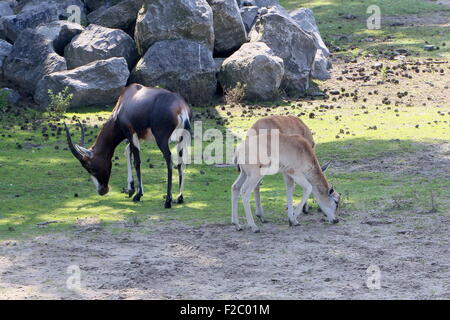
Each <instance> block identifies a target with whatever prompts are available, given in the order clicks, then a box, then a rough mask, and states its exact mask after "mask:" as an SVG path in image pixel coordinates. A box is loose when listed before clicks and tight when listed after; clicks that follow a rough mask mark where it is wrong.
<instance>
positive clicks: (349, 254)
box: [0, 144, 450, 299]
mask: <svg viewBox="0 0 450 320" xmlns="http://www.w3.org/2000/svg"><path fill="white" fill-rule="evenodd" d="M431 155H433V156H435V157H438V158H439V161H437V162H436V161H434V160H433V159H432V158H430V156H431ZM422 157H423V159H422V160H420V159H419V158H418V157H417V155H411V157H410V158H408V159H409V160H408V159H406V160H407V161H406V162H405V161H404V162H403V163H404V164H405V163H406V169H405V170H409V169H408V168H412V167H416V168H417V165H418V161H422V162H424V163H425V165H426V166H427V165H430V164H431V163H432V162H434V163H436V167H435V170H438V171H439V172H440V173H441V174H442V176H443V178H444V179H448V178H449V177H448V170H447V169H446V168H448V166H449V165H450V155H449V153H448V144H444V145H439V146H435V147H430V149H429V152H425V153H423V154H422ZM402 159H403V160H404V158H402ZM397 160H398V159H395V158H394V157H391V158H388V157H386V158H385V159H384V161H385V162H384V163H385V164H387V165H388V167H390V166H391V165H393V164H394V163H396V161H397ZM378 162H379V161H378V160H373V163H372V164H375V163H378ZM428 162H429V163H428ZM369 165H370V164H369ZM337 169H338V170H344V169H345V167H341V166H338V168H337ZM347 169H348V168H347ZM397 169H398V168H396V167H395V166H393V167H392V172H396V171H398V170H397ZM364 170H375V171H378V170H380V168H379V167H377V166H373V167H372V169H370V168H367V167H365V168H364ZM422 174H425V173H422ZM284 219H285V218H284V214H283V213H280V219H279V221H273V222H269V223H267V224H264V225H263V226H262V232H261V233H259V234H253V233H252V232H251V231H250V230H244V231H242V232H237V231H235V230H234V227H232V226H231V225H228V224H223V225H219V224H209V225H202V226H192V225H184V224H181V223H179V222H171V223H153V224H150V223H148V224H147V223H145V224H137V225H126V224H116V225H115V226H114V227H115V228H109V227H106V228H105V227H104V226H102V225H101V224H99V223H98V221H95V220H94V221H88V220H87V221H86V220H84V221H80V223H79V224H78V225H77V226H76V227H75V228H74V230H73V231H71V232H67V233H66V234H50V235H47V236H41V237H39V238H35V239H32V240H27V241H23V242H15V241H5V242H3V243H0V297H1V298H4V299H450V243H449V242H450V241H449V240H450V238H449V234H450V217H449V216H448V213H443V212H423V211H422V212H418V211H416V210H415V209H414V206H413V207H412V208H411V210H404V211H403V213H401V214H399V213H396V214H394V213H392V212H390V211H389V210H386V208H384V209H380V210H377V211H375V212H356V213H351V214H350V213H348V212H346V210H345V209H344V210H343V211H342V212H341V215H340V220H341V222H340V223H339V224H337V225H329V224H328V223H326V222H325V220H324V218H323V216H322V214H320V213H318V212H316V210H315V208H314V209H313V212H312V213H310V214H309V215H303V216H301V219H300V221H301V226H299V227H296V228H289V227H288V226H287V222H284V221H283V220H284ZM117 229H120V230H121V232H114V230H117ZM73 265H74V266H77V267H79V268H80V270H81V274H80V279H81V289H80V290H78V291H76V290H75V291H73V290H69V289H68V287H67V280H68V279H69V277H70V274H68V273H67V272H68V267H69V266H73ZM369 266H376V267H378V268H379V270H380V284H381V288H380V289H369V288H368V287H367V281H368V278H369V277H370V274H369V273H367V269H368V268H369Z"/></svg>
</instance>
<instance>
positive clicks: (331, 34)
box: [280, 0, 450, 57]
mask: <svg viewBox="0 0 450 320" xmlns="http://www.w3.org/2000/svg"><path fill="white" fill-rule="evenodd" d="M280 3H281V4H282V5H283V6H284V7H285V8H287V9H288V10H292V9H295V8H298V7H306V8H311V9H312V10H313V11H314V14H315V17H316V21H317V23H318V25H319V29H320V31H321V35H322V38H323V39H324V40H325V41H326V42H329V43H332V44H334V45H337V46H339V47H341V48H342V49H344V50H345V49H349V48H352V47H358V48H359V49H360V50H361V51H362V52H363V53H368V52H377V51H378V50H383V51H388V50H390V49H395V48H405V49H407V50H410V51H411V52H412V53H418V54H421V55H424V54H426V55H428V56H443V57H450V44H448V42H449V34H450V26H449V23H448V21H449V20H450V7H448V6H443V5H438V4H437V3H432V2H429V1H423V0H401V1H398V0H358V1H357V0H355V1H351V0H311V1H302V0H281V1H280ZM370 5H377V6H379V7H380V9H381V29H380V30H369V29H367V25H366V21H367V18H368V17H369V16H370V15H371V14H368V13H367V8H368V7H369V6H370ZM435 11H446V15H447V17H448V20H447V26H445V27H431V26H427V27H422V28H420V27H412V26H408V25H406V26H400V27H392V26H390V23H388V22H387V21H386V20H384V17H386V16H404V15H408V14H422V15H423V14H426V13H432V12H435ZM347 14H352V15H354V16H356V19H353V20H347V19H344V18H343V16H344V15H347ZM390 22H392V21H390ZM431 22H432V21H431ZM338 35H347V36H350V37H351V40H352V41H351V42H349V41H347V40H340V39H338V38H337V36H338ZM387 36H392V37H393V38H392V39H391V40H389V41H383V39H384V38H386V37H387ZM367 37H374V38H375V39H376V40H378V41H375V42H364V41H362V42H361V41H360V40H362V39H365V38H367ZM425 41H428V42H429V43H430V44H433V45H436V46H439V47H440V50H437V51H431V52H425V51H424V50H423V45H424V44H425ZM443 42H447V45H446V46H442V43H443Z"/></svg>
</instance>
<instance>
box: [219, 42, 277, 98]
mask: <svg viewBox="0 0 450 320" xmlns="http://www.w3.org/2000/svg"><path fill="white" fill-rule="evenodd" d="M283 76H284V63H283V59H281V58H279V57H277V56H275V55H274V53H273V52H272V50H271V49H270V48H269V47H268V46H267V45H266V44H265V43H263V42H251V43H245V44H244V45H242V47H241V48H240V49H239V50H238V51H236V52H235V53H234V54H233V55H231V56H230V57H229V58H227V59H226V60H225V61H224V62H223V64H222V67H221V69H220V72H219V83H220V84H221V85H222V87H223V88H224V90H225V91H226V90H228V89H230V88H234V87H236V86H237V85H238V83H240V84H241V85H243V86H244V87H245V98H246V99H248V100H269V99H271V98H273V97H274V96H275V95H276V93H277V90H278V88H279V87H280V85H281V81H282V80H283Z"/></svg>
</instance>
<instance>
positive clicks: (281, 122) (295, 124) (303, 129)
mask: <svg viewBox="0 0 450 320" xmlns="http://www.w3.org/2000/svg"><path fill="white" fill-rule="evenodd" d="M252 129H253V130H254V131H252ZM261 129H266V130H272V129H278V130H279V131H280V133H282V134H287V135H293V134H297V135H300V136H302V137H303V138H305V140H306V141H308V142H309V144H310V145H311V146H312V147H313V148H314V146H315V143H314V138H313V136H312V133H311V130H310V129H309V128H308V126H307V125H306V124H305V123H304V122H303V121H302V120H301V119H299V118H297V117H296V116H292V115H288V116H283V115H273V116H268V117H265V118H262V119H259V120H258V121H256V122H255V124H254V125H253V126H252V127H251V128H250V130H249V133H251V132H255V131H256V133H257V134H259V132H260V130H261ZM268 133H269V132H268Z"/></svg>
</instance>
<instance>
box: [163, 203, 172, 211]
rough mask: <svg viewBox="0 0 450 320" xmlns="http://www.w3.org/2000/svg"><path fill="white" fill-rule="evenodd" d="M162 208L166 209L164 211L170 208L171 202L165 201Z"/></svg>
mask: <svg viewBox="0 0 450 320" xmlns="http://www.w3.org/2000/svg"><path fill="white" fill-rule="evenodd" d="M164 208H166V209H170V208H172V201H166V202H165V203H164Z"/></svg>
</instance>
